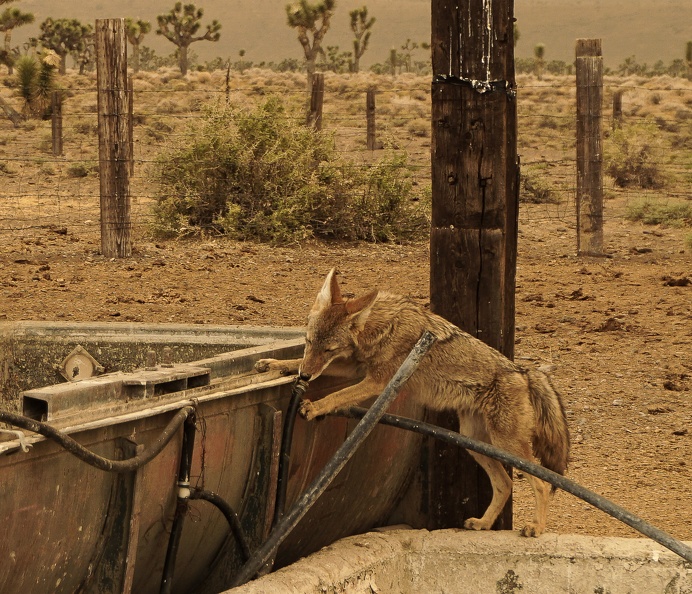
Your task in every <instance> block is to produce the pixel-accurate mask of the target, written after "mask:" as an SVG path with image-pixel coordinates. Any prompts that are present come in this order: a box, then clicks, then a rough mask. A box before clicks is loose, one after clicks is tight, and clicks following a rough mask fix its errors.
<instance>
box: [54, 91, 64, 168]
mask: <svg viewBox="0 0 692 594" xmlns="http://www.w3.org/2000/svg"><path fill="white" fill-rule="evenodd" d="M51 137H52V141H53V156H54V157H58V156H60V155H62V150H63V148H62V94H61V93H60V91H53V93H52V95H51Z"/></svg>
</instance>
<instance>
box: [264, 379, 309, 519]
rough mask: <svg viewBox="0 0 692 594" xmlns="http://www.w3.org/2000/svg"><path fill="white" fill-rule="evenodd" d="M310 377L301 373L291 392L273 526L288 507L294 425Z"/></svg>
mask: <svg viewBox="0 0 692 594" xmlns="http://www.w3.org/2000/svg"><path fill="white" fill-rule="evenodd" d="M309 379H310V378H309V377H308V376H306V375H304V374H301V375H300V376H299V377H297V378H296V380H295V382H294V384H293V391H292V392H291V400H290V402H289V404H288V409H287V410H286V419H285V421H284V426H283V431H282V433H281V451H280V454H279V476H278V479H277V481H276V502H275V504H274V519H273V521H272V528H273V527H274V526H276V525H277V524H278V523H279V520H280V519H281V516H283V515H284V508H285V507H286V488H287V486H288V468H289V465H290V463H291V445H292V443H293V427H294V426H295V422H296V416H297V414H298V407H299V406H300V401H301V400H302V398H303V396H304V395H305V392H306V390H307V389H308V380H309Z"/></svg>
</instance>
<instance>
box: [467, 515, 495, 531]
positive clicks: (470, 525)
mask: <svg viewBox="0 0 692 594" xmlns="http://www.w3.org/2000/svg"><path fill="white" fill-rule="evenodd" d="M464 528H466V529H467V530H490V526H488V523H487V522H484V521H483V520H482V519H481V518H468V519H467V520H466V521H465V522H464Z"/></svg>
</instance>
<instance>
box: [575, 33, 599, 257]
mask: <svg viewBox="0 0 692 594" xmlns="http://www.w3.org/2000/svg"><path fill="white" fill-rule="evenodd" d="M576 57H577V59H576V66H577V199H576V203H577V204H576V206H577V253H578V254H580V255H588V256H602V255H603V136H602V132H601V122H602V115H603V114H602V102H603V57H602V54H601V40H600V39H577V46H576Z"/></svg>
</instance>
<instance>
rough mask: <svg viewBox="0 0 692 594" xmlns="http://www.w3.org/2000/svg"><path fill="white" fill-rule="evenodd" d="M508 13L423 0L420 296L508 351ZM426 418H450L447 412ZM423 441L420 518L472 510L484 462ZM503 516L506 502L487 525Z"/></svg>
mask: <svg viewBox="0 0 692 594" xmlns="http://www.w3.org/2000/svg"><path fill="white" fill-rule="evenodd" d="M513 14H514V2H513V0H459V1H454V2H451V1H450V0H432V62H433V84H432V119H433V122H432V124H433V125H432V130H433V133H432V191H433V204H432V229H431V236H430V304H431V308H432V310H433V311H434V312H435V313H438V314H440V315H442V316H444V317H445V318H447V319H448V320H450V321H452V322H453V323H455V324H456V325H457V326H459V327H460V328H462V329H463V330H465V331H466V332H468V333H469V334H471V335H473V336H476V337H478V338H479V339H481V340H483V341H484V342H486V343H487V344H489V345H490V346H492V347H494V348H496V349H497V350H499V351H500V352H502V353H504V354H505V355H506V356H507V357H509V358H512V357H513V355H514V289H515V271H516V253H517V252H516V247H517V206H518V178H519V164H518V159H517V131H516V87H515V78H514V40H513V36H514V32H513V24H514V18H513ZM432 422H434V423H436V424H442V425H445V426H447V427H453V428H458V423H457V421H456V416H455V415H452V414H441V415H436V416H435V418H434V419H433V420H432ZM429 450H430V456H429V460H428V465H429V473H428V488H427V492H428V493H427V497H428V502H427V505H428V510H429V521H428V523H429V526H428V527H429V528H448V527H460V526H462V525H463V522H464V520H465V519H466V518H469V517H480V516H481V515H482V514H483V513H484V512H485V509H486V508H487V506H488V504H489V503H490V499H491V494H492V490H491V488H490V482H489V480H488V478H487V476H486V474H485V472H484V471H483V470H482V469H481V468H480V467H478V466H477V465H476V464H475V462H473V460H472V459H471V457H470V456H469V455H468V454H467V453H466V452H464V451H460V450H458V449H454V448H449V447H447V446H445V445H442V444H440V443H439V442H437V443H432V444H430V445H429ZM424 497H425V495H424ZM424 503H425V502H424ZM511 525H512V510H511V502H510V503H508V505H507V506H506V508H505V510H504V512H503V514H502V515H501V516H500V518H499V519H498V521H497V523H496V527H498V528H505V529H507V528H511Z"/></svg>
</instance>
